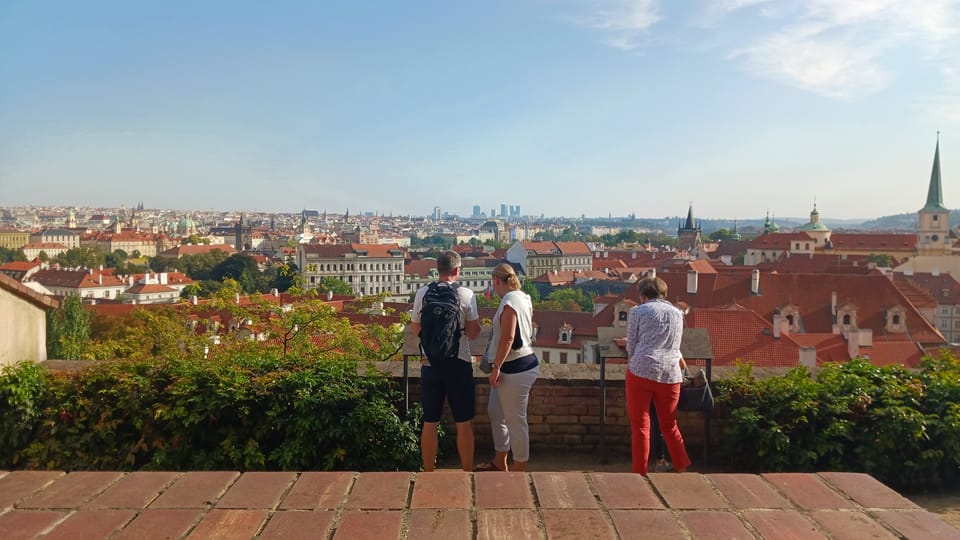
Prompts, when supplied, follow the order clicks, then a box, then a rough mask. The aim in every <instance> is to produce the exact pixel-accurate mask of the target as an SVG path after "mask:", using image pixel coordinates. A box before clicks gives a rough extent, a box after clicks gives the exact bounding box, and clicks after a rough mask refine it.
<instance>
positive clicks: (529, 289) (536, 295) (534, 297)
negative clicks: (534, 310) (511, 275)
mask: <svg viewBox="0 0 960 540" xmlns="http://www.w3.org/2000/svg"><path fill="white" fill-rule="evenodd" d="M520 290H521V291H523V292H525V293H527V294H529V295H530V300H531V301H532V302H533V305H534V306H536V305H539V304H540V291H539V290H537V286H536V285H534V284H533V280H530V279H525V280H523V285H521V286H520Z"/></svg>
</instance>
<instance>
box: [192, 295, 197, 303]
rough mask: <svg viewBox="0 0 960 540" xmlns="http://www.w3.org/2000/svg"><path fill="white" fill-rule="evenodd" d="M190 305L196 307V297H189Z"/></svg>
mask: <svg viewBox="0 0 960 540" xmlns="http://www.w3.org/2000/svg"><path fill="white" fill-rule="evenodd" d="M190 303H191V304H193V305H197V295H193V296H191V297H190Z"/></svg>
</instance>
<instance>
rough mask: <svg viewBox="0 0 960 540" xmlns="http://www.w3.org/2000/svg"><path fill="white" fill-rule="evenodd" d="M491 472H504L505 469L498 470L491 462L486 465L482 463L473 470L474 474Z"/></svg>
mask: <svg viewBox="0 0 960 540" xmlns="http://www.w3.org/2000/svg"><path fill="white" fill-rule="evenodd" d="M491 471H503V469H500V468H498V467H497V466H496V465H494V464H493V463H492V462H490V461H488V462H486V463H481V464H479V465H477V466H476V467H475V468H474V469H473V472H491Z"/></svg>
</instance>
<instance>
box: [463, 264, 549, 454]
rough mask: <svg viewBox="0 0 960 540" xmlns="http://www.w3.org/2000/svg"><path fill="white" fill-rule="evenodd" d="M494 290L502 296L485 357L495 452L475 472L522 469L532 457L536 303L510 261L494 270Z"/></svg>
mask: <svg viewBox="0 0 960 540" xmlns="http://www.w3.org/2000/svg"><path fill="white" fill-rule="evenodd" d="M493 290H494V291H495V292H496V293H497V295H498V296H500V298H501V299H502V300H501V301H500V307H499V308H498V309H497V313H496V315H494V317H493V333H492V334H491V336H490V343H489V344H488V345H487V352H486V353H484V357H485V358H486V359H487V360H488V361H489V362H490V363H491V364H492V371H491V372H490V400H489V403H488V405H487V413H488V414H489V416H490V427H491V429H492V430H493V444H494V450H496V455H495V456H494V458H493V461H492V462H490V463H485V464H483V465H480V466H479V467H477V469H476V470H479V471H486V470H500V471H506V470H508V467H507V455H508V454H509V453H510V452H511V451H512V452H513V464H512V465H510V467H509V470H514V471H523V470H525V469H526V465H527V461H529V459H530V429H529V426H528V425H527V402H528V401H529V399H530V387H532V386H533V383H534V381H536V380H537V375H539V374H540V362H539V361H538V360H537V355H536V354H534V352H533V346H532V345H533V302H532V301H531V300H530V295H528V294H527V293H525V292H523V291H521V290H520V278H519V277H517V273H516V272H515V271H514V270H513V267H512V266H510V265H509V264H505V263H504V264H499V265H497V267H496V268H494V269H493Z"/></svg>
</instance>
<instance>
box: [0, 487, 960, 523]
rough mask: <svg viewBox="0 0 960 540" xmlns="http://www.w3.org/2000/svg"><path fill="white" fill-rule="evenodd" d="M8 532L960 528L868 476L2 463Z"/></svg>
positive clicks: (0, 508)
mask: <svg viewBox="0 0 960 540" xmlns="http://www.w3.org/2000/svg"><path fill="white" fill-rule="evenodd" d="M0 538H2V539H4V540H14V539H20V538H44V539H70V540H74V539H95V538H111V539H119V538H130V539H152V538H190V539H194V538H202V539H207V538H218V539H219V538H222V539H232V538H238V539H247V538H284V539H295V538H334V539H350V540H365V539H381V538H382V539H390V540H394V539H403V538H410V539H431V538H436V539H444V540H449V539H458V538H469V539H472V538H497V539H501V538H509V539H517V538H540V539H542V538H547V539H551V540H552V539H565V538H570V539H578V540H579V539H584V538H598V539H606V538H610V539H614V538H656V539H668V538H710V539H714V538H767V539H787V538H790V539H808V538H809V539H814V538H833V539H848V538H849V539H861V538H889V539H895V538H911V539H913V538H916V539H924V540H925V539H933V538H950V539H958V538H960V530H958V529H956V528H953V527H952V526H950V525H948V524H947V523H946V522H944V521H942V520H941V519H939V517H938V516H936V515H935V514H932V513H930V512H927V511H926V510H924V509H922V508H920V507H918V506H917V505H915V504H914V503H912V502H911V501H910V500H908V499H906V498H904V497H902V496H901V495H899V494H898V493H896V492H895V491H893V490H891V489H889V488H888V487H886V486H885V485H883V484H882V483H880V482H878V481H877V480H875V479H873V478H872V477H870V476H868V475H865V474H859V473H820V474H792V473H782V474H780V473H778V474H764V475H751V474H699V473H686V474H675V473H661V474H656V473H651V474H650V476H649V478H643V477H641V476H638V475H634V474H630V473H616V472H529V473H499V472H487V473H463V472H459V471H445V470H441V471H438V472H435V473H406V472H370V473H352V472H304V473H295V472H248V473H243V474H241V473H238V472H230V471H219V472H187V473H178V472H134V473H120V472H74V473H70V474H64V473H63V472H55V471H16V472H3V471H0Z"/></svg>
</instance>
